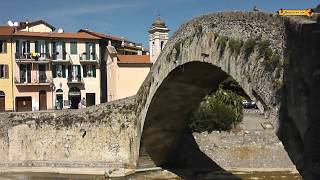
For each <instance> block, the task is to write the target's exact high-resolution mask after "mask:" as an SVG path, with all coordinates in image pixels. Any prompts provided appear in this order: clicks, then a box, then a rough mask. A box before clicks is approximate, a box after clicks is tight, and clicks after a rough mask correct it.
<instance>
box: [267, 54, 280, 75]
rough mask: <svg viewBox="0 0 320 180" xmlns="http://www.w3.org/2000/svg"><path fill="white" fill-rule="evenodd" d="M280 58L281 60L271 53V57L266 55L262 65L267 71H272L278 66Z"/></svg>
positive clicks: (278, 56)
mask: <svg viewBox="0 0 320 180" xmlns="http://www.w3.org/2000/svg"><path fill="white" fill-rule="evenodd" d="M271 54H272V51H271ZM269 56H270V58H269ZM280 58H281V57H280V55H278V54H277V53H273V54H272V55H270V54H269V53H268V55H267V56H265V58H264V61H263V65H264V66H265V68H266V69H267V70H268V71H272V70H274V69H275V68H276V67H277V66H278V65H279V63H280Z"/></svg>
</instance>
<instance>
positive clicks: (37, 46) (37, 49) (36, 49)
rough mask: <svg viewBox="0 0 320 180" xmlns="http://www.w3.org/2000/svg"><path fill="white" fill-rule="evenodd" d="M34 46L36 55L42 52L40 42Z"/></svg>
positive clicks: (36, 42)
mask: <svg viewBox="0 0 320 180" xmlns="http://www.w3.org/2000/svg"><path fill="white" fill-rule="evenodd" d="M34 46H35V52H36V53H39V50H40V48H39V46H40V43H39V41H35V42H34Z"/></svg>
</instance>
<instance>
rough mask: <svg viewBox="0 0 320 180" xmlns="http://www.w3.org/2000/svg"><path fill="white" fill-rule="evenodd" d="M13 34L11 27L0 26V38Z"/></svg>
mask: <svg viewBox="0 0 320 180" xmlns="http://www.w3.org/2000/svg"><path fill="white" fill-rule="evenodd" d="M13 32H14V28H13V27H11V26H0V36H9V35H11V34H12V33H13Z"/></svg>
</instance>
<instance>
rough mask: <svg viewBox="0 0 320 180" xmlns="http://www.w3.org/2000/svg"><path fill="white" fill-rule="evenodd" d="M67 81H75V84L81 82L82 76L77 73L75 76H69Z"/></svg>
mask: <svg viewBox="0 0 320 180" xmlns="http://www.w3.org/2000/svg"><path fill="white" fill-rule="evenodd" d="M68 83H75V84H77V83H81V84H83V83H84V82H83V79H82V77H81V76H80V75H77V76H69V77H68Z"/></svg>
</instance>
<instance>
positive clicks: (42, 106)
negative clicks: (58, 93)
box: [39, 90, 47, 111]
mask: <svg viewBox="0 0 320 180" xmlns="http://www.w3.org/2000/svg"><path fill="white" fill-rule="evenodd" d="M39 110H40V111H41V110H47V92H46V91H43V90H42V91H40V92H39Z"/></svg>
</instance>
